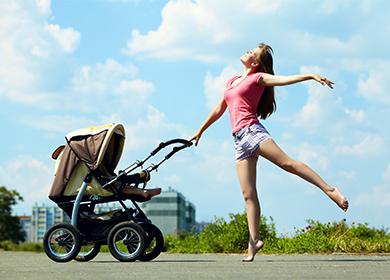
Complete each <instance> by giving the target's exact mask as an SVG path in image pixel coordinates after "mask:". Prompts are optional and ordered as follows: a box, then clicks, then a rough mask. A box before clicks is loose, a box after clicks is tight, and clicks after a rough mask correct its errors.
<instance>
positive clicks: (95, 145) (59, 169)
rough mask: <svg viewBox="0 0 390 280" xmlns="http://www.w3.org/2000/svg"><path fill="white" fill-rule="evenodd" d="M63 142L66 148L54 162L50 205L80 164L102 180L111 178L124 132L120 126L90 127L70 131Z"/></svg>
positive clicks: (118, 156)
mask: <svg viewBox="0 0 390 280" xmlns="http://www.w3.org/2000/svg"><path fill="white" fill-rule="evenodd" d="M65 139H66V141H67V144H66V145H65V146H64V148H63V150H62V151H61V154H60V155H59V157H58V158H57V165H56V170H55V178H54V182H53V185H52V188H51V191H50V194H49V198H51V199H52V200H54V201H56V200H58V198H60V197H61V196H62V194H63V192H64V190H65V188H66V186H67V183H68V182H69V179H70V177H71V175H72V173H73V171H74V169H75V167H76V165H77V164H78V163H79V162H80V161H81V162H83V163H85V164H86V165H87V167H88V168H89V170H91V171H97V172H99V174H101V175H103V176H111V175H113V174H114V170H115V168H116V166H117V165H118V162H119V159H120V157H121V155H122V151H123V147H124V143H125V129H124V127H123V125H121V124H108V125H102V126H91V127H87V128H83V129H79V130H76V131H73V132H71V133H69V134H68V135H66V137H65ZM83 179H84V178H83Z"/></svg>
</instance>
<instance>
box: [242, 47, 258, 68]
mask: <svg viewBox="0 0 390 280" xmlns="http://www.w3.org/2000/svg"><path fill="white" fill-rule="evenodd" d="M260 52H261V50H260V48H259V47H257V48H254V49H252V50H249V51H246V52H245V53H244V54H243V55H242V56H241V57H240V60H241V62H242V64H244V65H245V66H246V67H248V68H251V67H256V66H257V65H259V62H258V61H257V58H258V57H259V56H260Z"/></svg>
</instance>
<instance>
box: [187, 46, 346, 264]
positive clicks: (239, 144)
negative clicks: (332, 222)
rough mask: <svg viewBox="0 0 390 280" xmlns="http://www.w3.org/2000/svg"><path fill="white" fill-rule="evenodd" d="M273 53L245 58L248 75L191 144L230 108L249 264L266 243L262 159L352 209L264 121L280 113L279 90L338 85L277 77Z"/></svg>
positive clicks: (260, 50) (234, 83)
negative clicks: (283, 146)
mask: <svg viewBox="0 0 390 280" xmlns="http://www.w3.org/2000/svg"><path fill="white" fill-rule="evenodd" d="M272 52H273V51H272V48H271V47H270V46H268V45H266V44H263V43H262V44H260V45H259V46H258V47H256V48H254V49H253V50H250V51H247V52H246V53H245V54H244V55H242V56H241V57H240V60H241V62H242V64H243V66H244V71H243V73H242V75H241V76H234V77H232V78H230V79H229V80H228V82H227V83H226V88H225V92H224V96H223V97H222V99H221V100H220V102H219V103H218V104H217V106H216V107H215V108H214V109H213V110H212V111H211V113H210V115H209V116H208V117H207V118H206V120H205V122H204V123H203V124H202V125H201V126H200V128H199V129H198V131H197V132H196V133H195V135H194V136H193V137H192V138H191V140H190V141H194V140H195V145H197V144H198V142H199V139H200V137H201V136H202V133H203V132H204V131H205V130H206V129H207V128H208V127H209V126H210V125H211V124H212V123H214V122H215V121H216V120H218V119H219V118H220V117H221V116H222V114H223V113H224V112H225V110H226V108H229V113H230V121H231V125H232V134H233V138H234V148H235V153H236V170H237V175H238V180H239V183H240V186H241V191H242V194H243V197H244V201H245V206H246V211H247V219H248V228H249V242H248V256H247V257H246V258H245V259H243V261H245V262H251V261H253V259H254V257H255V255H256V253H257V251H259V250H260V249H261V248H262V247H263V242H262V241H261V240H260V239H259V219H260V204H259V200H258V197H257V190H256V164H257V158H258V156H259V155H260V156H262V157H264V158H266V159H268V160H270V161H271V162H273V163H274V164H276V165H277V166H279V167H281V168H282V169H284V170H285V171H287V172H290V173H292V174H295V175H297V176H299V177H301V178H302V179H304V180H306V181H308V182H310V183H312V184H313V185H315V186H317V187H318V188H320V190H322V191H323V192H324V193H325V194H326V195H327V196H328V197H329V198H330V199H332V200H333V201H334V202H335V203H336V204H337V205H338V206H339V207H340V208H341V209H342V210H344V211H347V209H348V201H347V199H346V198H345V197H344V196H343V195H342V194H341V192H340V191H339V190H338V189H337V188H335V187H333V186H330V185H329V184H327V183H326V182H325V181H324V180H323V179H322V178H321V177H320V176H319V175H318V174H317V173H316V172H315V171H313V170H312V169H311V168H310V167H309V166H307V165H306V164H304V163H302V162H299V161H296V160H294V159H292V158H290V157H289V156H288V155H287V154H286V153H284V152H283V150H282V149H281V148H280V147H279V146H278V145H277V144H276V143H275V141H274V140H273V139H272V138H271V136H270V134H269V133H268V131H267V130H266V129H265V128H264V126H263V125H261V124H260V122H259V119H258V118H261V119H266V118H267V117H269V116H270V115H271V114H272V113H273V112H274V111H275V109H276V103H275V98H274V86H285V85H290V84H294V83H299V82H303V81H306V80H315V81H317V82H319V83H320V84H322V85H326V86H328V87H329V88H333V84H334V83H333V82H331V81H330V80H328V79H326V78H325V77H323V76H320V75H316V74H303V75H292V76H275V75H274V70H273V58H272Z"/></svg>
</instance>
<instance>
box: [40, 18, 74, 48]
mask: <svg viewBox="0 0 390 280" xmlns="http://www.w3.org/2000/svg"><path fill="white" fill-rule="evenodd" d="M45 29H46V30H47V31H48V32H49V33H50V34H51V35H52V36H53V38H54V39H55V40H56V42H57V43H58V44H59V45H60V47H61V48H62V50H63V51H64V52H65V53H72V52H73V51H74V50H75V49H76V48H77V45H78V43H79V42H80V32H78V31H76V30H75V29H73V28H61V27H60V26H59V25H58V24H48V25H46V27H45Z"/></svg>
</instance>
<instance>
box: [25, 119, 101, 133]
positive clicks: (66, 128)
mask: <svg viewBox="0 0 390 280" xmlns="http://www.w3.org/2000/svg"><path fill="white" fill-rule="evenodd" d="M20 122H21V123H23V124H26V125H28V126H30V127H34V128H38V129H40V130H43V131H48V132H59V133H62V134H64V135H65V134H67V133H68V132H70V131H73V130H76V129H79V128H81V127H86V126H90V125H93V124H94V123H93V121H92V120H90V119H87V118H84V117H79V116H66V115H65V116H60V115H46V116H39V117H36V116H35V117H31V116H23V117H21V118H20Z"/></svg>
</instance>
